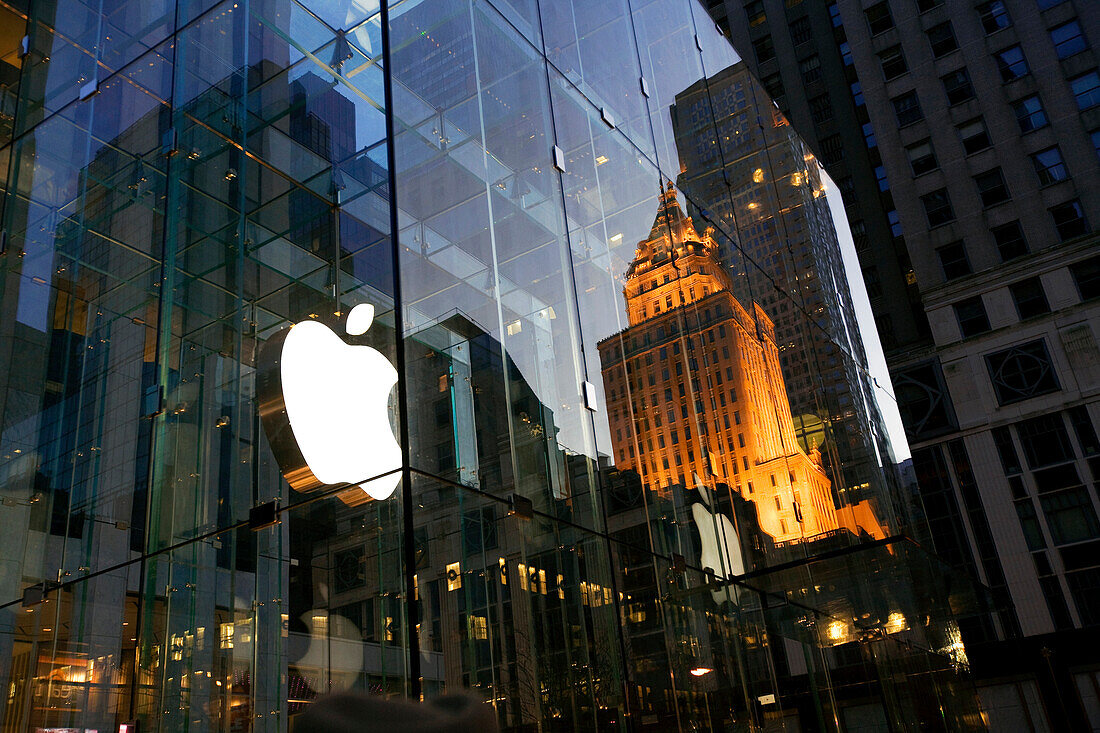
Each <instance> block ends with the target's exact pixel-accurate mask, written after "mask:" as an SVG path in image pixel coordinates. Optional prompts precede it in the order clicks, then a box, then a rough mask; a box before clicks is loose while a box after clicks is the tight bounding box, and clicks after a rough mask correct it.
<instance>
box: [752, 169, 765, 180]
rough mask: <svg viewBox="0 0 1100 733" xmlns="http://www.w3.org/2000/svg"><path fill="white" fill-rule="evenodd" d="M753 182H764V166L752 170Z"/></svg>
mask: <svg viewBox="0 0 1100 733" xmlns="http://www.w3.org/2000/svg"><path fill="white" fill-rule="evenodd" d="M752 182H753V183H763V182H764V169H763V168H757V169H756V170H754V171H753V172H752Z"/></svg>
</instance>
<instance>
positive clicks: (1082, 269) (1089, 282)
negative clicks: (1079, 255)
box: [1069, 257, 1100, 300]
mask: <svg viewBox="0 0 1100 733" xmlns="http://www.w3.org/2000/svg"><path fill="white" fill-rule="evenodd" d="M1069 271H1070V274H1071V275H1073V282H1074V283H1076V284H1077V292H1078V293H1079V294H1080V295H1081V300H1092V299H1094V298H1100V257H1090V258H1089V259H1087V260H1081V261H1080V262H1074V263H1073V264H1072V265H1070V266H1069Z"/></svg>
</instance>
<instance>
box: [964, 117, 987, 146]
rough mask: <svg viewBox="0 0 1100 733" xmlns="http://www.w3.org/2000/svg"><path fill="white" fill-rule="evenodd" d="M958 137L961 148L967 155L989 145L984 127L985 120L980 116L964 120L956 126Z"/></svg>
mask: <svg viewBox="0 0 1100 733" xmlns="http://www.w3.org/2000/svg"><path fill="white" fill-rule="evenodd" d="M957 129H958V131H959V137H960V138H961V139H962V144H963V150H965V151H966V154H967V155H971V154H973V153H976V152H978V151H979V150H985V149H986V148H988V147H989V146H990V144H991V143H990V142H989V132H988V131H986V129H985V121H984V120H982V118H981V117H978V118H977V119H973V120H970V121H969V122H964V123H962V124H961V125H959V126H958V128H957Z"/></svg>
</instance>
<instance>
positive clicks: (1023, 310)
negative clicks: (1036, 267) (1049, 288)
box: [1008, 277, 1050, 320]
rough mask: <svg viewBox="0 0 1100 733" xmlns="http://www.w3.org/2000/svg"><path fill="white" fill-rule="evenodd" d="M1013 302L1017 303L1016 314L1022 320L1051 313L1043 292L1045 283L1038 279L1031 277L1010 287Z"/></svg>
mask: <svg viewBox="0 0 1100 733" xmlns="http://www.w3.org/2000/svg"><path fill="white" fill-rule="evenodd" d="M1008 291H1009V292H1010V293H1012V300H1013V302H1014V303H1016V313H1017V315H1019V316H1020V320H1023V319H1025V318H1034V317H1035V316H1041V315H1043V314H1044V313H1050V304H1049V303H1048V302H1047V295H1046V293H1045V292H1043V283H1042V282H1041V281H1040V280H1039V278H1037V277H1029V278H1028V279H1026V280H1021V281H1020V282H1017V283H1012V284H1011V285H1009V286H1008Z"/></svg>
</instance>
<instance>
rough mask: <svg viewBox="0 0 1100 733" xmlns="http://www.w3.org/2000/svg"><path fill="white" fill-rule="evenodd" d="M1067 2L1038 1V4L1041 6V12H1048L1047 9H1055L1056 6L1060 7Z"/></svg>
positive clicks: (1059, 0)
mask: <svg viewBox="0 0 1100 733" xmlns="http://www.w3.org/2000/svg"><path fill="white" fill-rule="evenodd" d="M1065 1H1066V0H1036V4H1037V5H1038V6H1039V10H1046V9H1047V8H1053V7H1054V6H1055V5H1060V4H1061V3H1064V2H1065Z"/></svg>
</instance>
